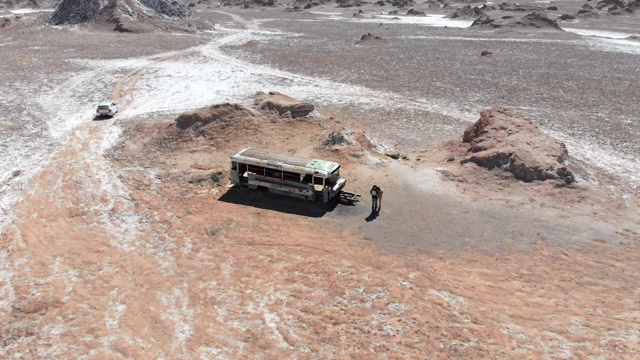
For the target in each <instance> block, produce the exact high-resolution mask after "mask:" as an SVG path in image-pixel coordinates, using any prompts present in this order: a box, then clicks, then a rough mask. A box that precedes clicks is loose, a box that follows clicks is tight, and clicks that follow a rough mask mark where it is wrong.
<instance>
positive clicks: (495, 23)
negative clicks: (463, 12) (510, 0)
mask: <svg viewBox="0 0 640 360" xmlns="http://www.w3.org/2000/svg"><path fill="white" fill-rule="evenodd" d="M471 28H476V29H498V28H511V29H528V30H535V29H538V30H553V31H563V30H562V28H561V27H560V25H558V22H557V21H556V20H553V19H549V18H548V17H547V15H546V14H545V13H542V12H537V11H534V12H532V13H530V14H527V15H525V16H523V17H521V18H517V19H514V18H510V17H509V18H506V19H505V18H503V19H501V20H495V19H477V20H475V21H474V22H473V23H472V24H471Z"/></svg>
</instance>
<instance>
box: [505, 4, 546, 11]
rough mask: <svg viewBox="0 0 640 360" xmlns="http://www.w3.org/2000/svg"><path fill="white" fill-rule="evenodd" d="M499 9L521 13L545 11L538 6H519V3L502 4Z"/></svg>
mask: <svg viewBox="0 0 640 360" xmlns="http://www.w3.org/2000/svg"><path fill="white" fill-rule="evenodd" d="M498 8H499V9H500V10H502V11H519V12H530V11H542V10H544V8H543V7H541V6H536V5H527V4H518V3H502V4H500V5H498Z"/></svg>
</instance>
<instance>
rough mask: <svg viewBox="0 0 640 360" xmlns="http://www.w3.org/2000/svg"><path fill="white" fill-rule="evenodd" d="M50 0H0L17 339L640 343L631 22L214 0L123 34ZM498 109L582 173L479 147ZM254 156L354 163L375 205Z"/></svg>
mask: <svg viewBox="0 0 640 360" xmlns="http://www.w3.org/2000/svg"><path fill="white" fill-rule="evenodd" d="M583 3H586V2H583V1H554V2H531V3H529V2H527V3H526V4H529V5H531V6H544V7H547V6H549V5H555V6H557V8H558V9H559V10H549V11H548V12H547V13H548V15H549V16H550V17H551V16H553V17H554V18H555V17H557V16H559V15H561V14H565V13H572V14H573V13H576V11H577V9H580V8H581V7H582V6H583ZM540 4H542V5H540ZM49 5H51V6H49V7H46V6H43V7H42V8H40V9H33V12H32V11H31V10H29V11H27V10H24V9H28V8H29V7H28V5H25V6H24V8H22V10H21V8H18V7H15V6H13V5H12V6H9V5H7V3H6V2H5V3H3V4H2V7H0V16H2V17H3V18H6V19H12V21H11V24H10V25H9V26H6V27H3V28H1V29H0V51H1V52H2V57H1V60H0V67H1V75H2V80H3V81H2V82H0V110H2V117H1V118H0V148H1V149H2V152H1V153H0V165H1V167H0V171H1V173H0V211H1V212H0V216H1V218H0V259H1V261H0V324H1V329H2V331H1V336H2V344H1V345H2V346H0V357H3V358H8V359H24V358H34V359H53V358H80V359H158V358H162V359H192V358H197V359H289V358H292V359H413V358H417V359H445V358H446V359H451V358H453V359H478V358H485V359H514V358H526V359H571V358H577V359H635V358H638V357H640V285H639V284H640V202H639V198H638V195H639V193H638V191H639V187H638V186H639V185H640V177H638V174H640V145H639V144H640V142H638V141H637V140H636V138H637V136H638V135H640V124H639V123H638V118H640V103H639V102H638V97H639V96H640V87H638V83H639V80H640V42H639V41H638V40H637V39H638V36H639V35H640V20H639V18H638V17H637V16H638V15H637V14H630V15H624V14H623V15H620V16H606V15H598V17H595V16H594V17H578V18H576V19H573V20H567V21H558V23H559V24H560V26H561V27H562V28H563V29H564V31H551V30H545V29H531V28H526V27H525V28H511V27H507V28H500V29H494V30H487V29H475V28H474V27H470V25H471V23H472V22H473V19H463V20H456V19H450V18H449V16H450V14H451V13H452V12H453V10H455V9H456V8H457V7H462V6H464V5H465V4H453V5H452V6H451V7H445V8H440V7H437V8H434V7H430V6H429V3H427V2H425V3H417V4H416V5H415V9H416V10H419V11H425V12H426V16H407V15H404V14H406V13H407V8H406V7H405V8H398V7H394V6H391V5H389V4H387V5H384V6H379V5H376V4H373V3H362V4H361V6H357V7H338V6H337V5H336V3H332V2H326V3H321V4H319V5H317V6H314V7H311V8H309V9H300V10H293V9H292V7H291V6H290V5H289V6H284V5H282V6H274V7H249V8H243V7H241V6H222V5H221V4H219V3H217V2H200V3H194V6H192V7H191V9H193V11H194V15H193V18H194V19H197V20H193V21H192V20H188V21H189V24H188V25H184V24H185V23H181V24H182V25H181V26H180V27H176V28H175V29H174V28H171V29H166V28H164V26H165V23H162V26H159V25H158V28H157V29H156V30H153V31H140V32H130V33H127V32H123V33H121V32H114V31H112V28H113V24H106V25H105V23H100V24H76V25H53V24H51V23H49V22H48V21H47V19H49V18H50V16H51V14H52V13H53V12H54V10H55V9H54V5H55V4H53V3H52V4H49ZM592 5H594V6H595V4H592ZM359 10H362V12H360V11H359ZM394 10H397V11H398V13H399V14H389V12H391V11H394ZM605 10H606V9H605ZM490 14H491V16H493V17H500V16H511V15H513V14H514V12H513V11H508V10H495V11H494V12H491V13H490ZM505 14H507V15H505ZM17 15H19V16H18V17H16V16H17ZM0 20H2V19H0ZM506 20H509V19H506ZM160 27H163V28H160ZM145 29H146V28H145ZM184 29H187V30H188V31H185V30H184ZM366 34H371V35H372V37H369V38H362V36H363V35H366ZM356 42H358V44H356ZM482 51H489V52H490V53H491V54H489V55H486V56H481V53H482ZM269 92H277V93H281V94H285V95H287V96H289V97H291V98H292V99H295V100H297V101H303V102H307V103H310V104H313V106H314V109H315V110H314V111H313V112H311V113H310V114H309V115H307V116H304V117H300V118H292V116H290V114H279V113H277V112H272V111H268V110H265V109H264V108H261V107H260V106H259V104H258V103H257V101H256V99H257V97H259V96H260V94H264V93H269ZM103 99H112V100H114V101H117V102H118V104H119V112H118V114H116V116H114V117H113V118H102V117H96V116H95V106H96V104H97V103H98V102H99V101H101V100H103ZM213 105H220V106H218V107H216V108H215V109H221V110H216V111H220V113H219V114H220V116H219V117H216V120H215V121H210V122H208V123H206V124H204V123H203V124H200V125H198V126H190V127H188V128H185V129H181V128H180V127H179V126H178V125H179V124H178V122H177V121H176V119H177V118H178V117H179V116H180V115H181V114H185V113H186V114H192V113H198V112H202V111H204V110H203V109H205V108H207V107H210V106H213ZM497 107H500V108H508V109H512V110H513V111H516V112H518V113H520V114H522V115H523V116H524V117H526V118H527V119H529V120H530V121H531V122H532V123H533V124H535V125H536V126H537V127H538V128H539V129H540V130H541V133H542V134H545V136H550V137H552V138H555V139H557V140H558V141H559V142H562V143H564V144H565V145H566V149H567V150H568V154H569V158H568V159H567V160H566V161H565V164H564V165H566V166H567V167H568V168H569V169H570V170H571V171H572V172H573V174H574V176H575V182H573V183H571V184H564V183H563V182H562V181H558V180H553V181H552V180H549V181H532V182H524V181H520V180H518V179H516V178H514V176H512V175H511V174H510V173H508V172H506V171H504V170H502V169H499V168H494V169H491V170H488V169H486V168H483V167H481V166H478V165H476V164H474V163H464V162H463V161H461V159H463V158H464V157H465V156H467V154H464V153H463V152H464V151H466V150H465V149H467V148H465V145H464V144H463V143H462V137H463V133H464V132H465V129H467V128H468V127H469V125H471V124H473V122H475V121H476V120H478V119H479V118H480V116H481V115H480V113H481V112H482V111H484V110H487V109H489V108H497ZM532 141H533V140H532ZM246 147H254V148H261V149H269V150H272V151H276V152H280V153H284V154H291V155H298V156H305V157H314V158H321V159H327V160H332V161H337V162H340V163H341V165H342V167H341V175H342V177H343V178H345V179H347V187H346V190H347V191H350V192H353V193H357V194H359V195H361V197H360V198H359V199H360V201H358V202H356V203H355V204H343V203H339V202H333V203H331V204H327V205H324V204H321V203H317V202H316V203H313V202H305V201H302V200H298V199H292V198H285V197H281V196H277V195H273V194H269V193H265V192H261V191H251V190H248V189H246V188H238V187H234V186H232V184H230V181H229V179H228V177H229V157H230V156H231V155H233V154H235V153H236V152H238V151H239V150H241V149H243V148H246ZM373 184H378V185H380V186H381V187H382V188H383V189H384V191H385V192H384V196H383V201H382V206H381V210H380V212H379V213H376V212H372V211H371V202H370V201H371V200H370V197H369V195H368V191H369V189H370V188H371V186H372V185H373Z"/></svg>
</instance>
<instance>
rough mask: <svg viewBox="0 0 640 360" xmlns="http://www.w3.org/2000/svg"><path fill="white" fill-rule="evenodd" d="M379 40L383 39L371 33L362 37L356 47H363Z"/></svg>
mask: <svg viewBox="0 0 640 360" xmlns="http://www.w3.org/2000/svg"><path fill="white" fill-rule="evenodd" d="M377 40H382V38H381V37H380V36H376V35H371V33H368V34H366V35H362V37H361V38H360V40H358V41H356V45H362V44H366V43H368V42H371V41H377Z"/></svg>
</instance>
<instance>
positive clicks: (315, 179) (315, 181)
mask: <svg viewBox="0 0 640 360" xmlns="http://www.w3.org/2000/svg"><path fill="white" fill-rule="evenodd" d="M313 185H323V186H324V178H322V177H317V176H314V177H313Z"/></svg>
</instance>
